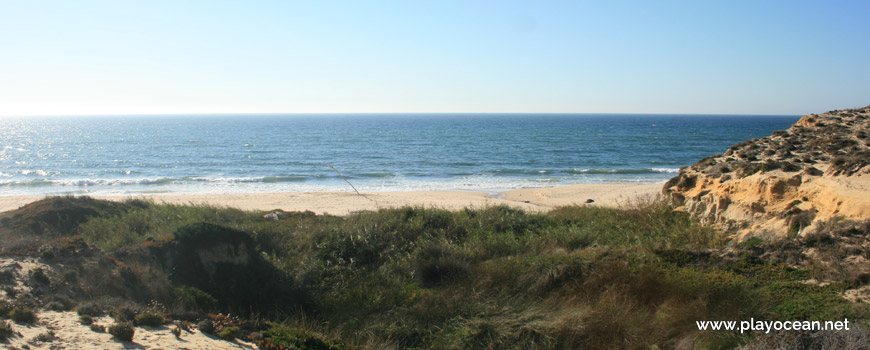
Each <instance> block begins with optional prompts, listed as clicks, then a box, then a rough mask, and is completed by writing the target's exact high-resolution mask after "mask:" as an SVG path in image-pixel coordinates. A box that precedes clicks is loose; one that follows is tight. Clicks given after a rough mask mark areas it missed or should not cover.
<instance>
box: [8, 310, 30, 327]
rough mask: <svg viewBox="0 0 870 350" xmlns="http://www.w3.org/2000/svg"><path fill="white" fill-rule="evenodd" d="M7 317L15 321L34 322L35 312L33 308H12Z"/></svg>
mask: <svg viewBox="0 0 870 350" xmlns="http://www.w3.org/2000/svg"><path fill="white" fill-rule="evenodd" d="M9 318H11V319H12V321H15V323H24V324H34V323H36V314H35V313H33V310H30V309H28V308H26V307H21V308H18V307H16V308H14V309H12V311H10V312H9Z"/></svg>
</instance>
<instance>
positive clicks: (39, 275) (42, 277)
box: [30, 267, 51, 285]
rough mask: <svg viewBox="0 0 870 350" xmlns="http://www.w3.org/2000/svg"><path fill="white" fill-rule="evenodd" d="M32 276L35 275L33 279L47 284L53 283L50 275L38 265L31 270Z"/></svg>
mask: <svg viewBox="0 0 870 350" xmlns="http://www.w3.org/2000/svg"><path fill="white" fill-rule="evenodd" d="M30 276H31V277H33V280H34V281H36V282H39V283H42V284H45V285H48V284H50V283H51V281H49V279H48V276H47V275H46V274H45V271H44V270H43V269H42V268H41V267H37V268H35V269H33V271H31V272H30Z"/></svg>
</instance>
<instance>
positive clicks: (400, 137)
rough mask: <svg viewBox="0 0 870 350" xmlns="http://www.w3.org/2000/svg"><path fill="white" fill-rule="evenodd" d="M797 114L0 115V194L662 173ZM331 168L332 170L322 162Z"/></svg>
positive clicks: (487, 185)
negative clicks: (0, 148)
mask: <svg viewBox="0 0 870 350" xmlns="http://www.w3.org/2000/svg"><path fill="white" fill-rule="evenodd" d="M798 118H799V116H749V115H734V116H730V115H639V114H626V115H622V114H352V115H335V114H324V115H161V116H93V117H83V116H77V117H39V118H23V117H22V118H5V119H0V145H2V150H0V195H2V196H12V195H57V194H101V195H113V194H124V195H136V194H154V193H243V192H288V191H353V189H352V188H351V187H350V185H348V183H347V182H345V181H344V179H342V178H341V177H339V175H338V174H337V173H336V172H335V170H338V171H339V172H340V173H341V174H342V175H343V176H344V177H345V178H346V180H347V181H349V182H350V183H352V184H353V185H354V186H355V187H356V188H357V189H359V190H360V191H409V190H468V191H486V192H498V191H503V190H510V189H518V188H533V187H550V186H560V185H570V184H581V183H663V182H665V181H666V180H667V179H669V178H671V177H673V176H674V175H676V173H677V171H678V170H679V168H680V167H682V166H686V165H691V164H692V163H694V162H696V161H698V160H700V159H702V158H704V157H707V156H709V155H712V154H716V153H723V152H724V151H725V150H727V149H728V147H730V146H731V145H733V144H736V143H738V142H741V141H745V140H749V139H752V138H756V137H763V136H766V135H769V134H770V133H771V132H772V131H774V130H780V129H786V128H788V127H789V126H790V125H791V124H792V123H794V122H795V121H797V120H798ZM330 166H333V168H330Z"/></svg>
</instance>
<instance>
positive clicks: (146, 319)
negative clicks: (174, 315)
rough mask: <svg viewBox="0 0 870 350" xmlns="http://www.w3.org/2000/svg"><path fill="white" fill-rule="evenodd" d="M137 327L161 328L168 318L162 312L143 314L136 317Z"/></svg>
mask: <svg viewBox="0 0 870 350" xmlns="http://www.w3.org/2000/svg"><path fill="white" fill-rule="evenodd" d="M135 321H136V325H137V326H149V327H160V326H162V325H163V324H165V323H166V318H165V317H163V314H162V313H160V312H153V311H152V312H143V313H141V314H138V315H136V318H135Z"/></svg>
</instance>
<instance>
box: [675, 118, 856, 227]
mask: <svg viewBox="0 0 870 350" xmlns="http://www.w3.org/2000/svg"><path fill="white" fill-rule="evenodd" d="M662 192H663V194H664V197H665V198H666V199H667V200H668V201H669V202H670V203H671V205H673V206H674V207H676V208H677V209H680V210H685V211H687V212H690V213H691V214H692V215H694V216H695V217H697V218H699V219H700V220H701V221H703V222H705V223H713V224H717V225H720V226H722V227H724V228H726V229H727V230H729V231H731V232H733V233H735V234H736V235H738V237H740V238H742V237H744V236H746V235H748V234H752V235H773V236H787V235H792V236H794V235H800V234H805V233H807V232H810V231H813V230H814V229H815V228H816V227H818V226H819V225H820V223H823V222H827V221H830V220H832V219H834V218H844V219H856V220H857V219H867V218H870V107H865V108H861V109H851V110H841V111H831V112H827V113H823V114H818V115H817V114H810V115H806V116H803V117H802V118H801V119H800V120H799V121H798V122H797V123H795V124H794V125H792V126H791V127H790V128H789V129H788V130H778V131H775V132H773V134H772V135H771V136H767V137H763V138H760V139H753V140H749V141H746V142H742V143H739V144H737V145H734V146H732V147H731V148H730V149H728V151H727V152H725V153H724V154H717V155H713V156H711V157H708V158H706V159H703V160H701V161H699V162H697V163H695V164H693V165H692V166H690V167H686V168H683V169H681V170H680V173H679V175H678V176H676V177H674V178H673V179H671V180H670V181H668V182H667V183H666V184H665V186H664V188H663V189H662Z"/></svg>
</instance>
